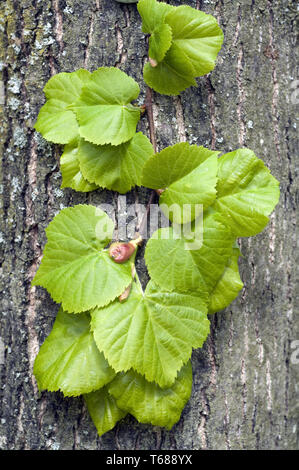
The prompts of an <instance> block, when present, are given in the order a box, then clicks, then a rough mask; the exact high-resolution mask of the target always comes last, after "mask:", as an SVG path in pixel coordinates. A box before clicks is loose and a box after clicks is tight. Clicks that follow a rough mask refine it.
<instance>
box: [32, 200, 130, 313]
mask: <svg viewBox="0 0 299 470" xmlns="http://www.w3.org/2000/svg"><path fill="white" fill-rule="evenodd" d="M113 228H114V227H113V222H112V220H111V219H110V218H109V217H108V216H107V215H106V214H105V213H104V212H103V211H102V210H101V209H99V208H96V207H94V206H88V205H81V204H80V205H77V206H75V207H68V208H66V209H63V210H62V211H61V212H60V213H59V214H58V215H56V217H55V218H54V220H52V222H50V224H49V226H48V228H47V229H46V233H47V238H48V242H47V244H46V246H45V249H44V255H43V258H42V262H41V265H40V267H39V269H38V271H37V273H36V275H35V278H34V280H33V282H32V285H35V286H36V285H39V286H42V287H45V288H46V289H47V290H48V292H49V293H50V294H51V296H52V298H53V299H54V300H55V302H59V303H60V302H61V303H62V307H63V309H64V310H66V311H68V312H74V313H79V312H83V311H86V310H90V309H91V308H94V307H97V306H103V305H106V304H107V303H109V302H110V301H111V300H113V299H115V298H116V297H117V296H119V295H120V294H121V293H122V292H123V291H124V290H125V289H126V287H127V286H128V285H129V284H130V283H131V280H132V276H131V265H130V261H127V262H126V263H123V264H121V265H119V264H116V263H115V262H114V261H113V260H112V259H111V258H110V256H109V254H108V250H106V249H105V246H106V245H107V244H108V242H109V241H110V240H111V239H112V234H113Z"/></svg>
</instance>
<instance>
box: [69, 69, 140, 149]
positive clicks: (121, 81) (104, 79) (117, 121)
mask: <svg viewBox="0 0 299 470" xmlns="http://www.w3.org/2000/svg"><path fill="white" fill-rule="evenodd" d="M138 95H139V86H138V84H137V83H136V82H135V80H133V78H131V77H129V76H128V75H127V74H125V73H124V72H122V71H121V70H119V69H117V68H115V67H100V68H99V69H98V70H96V71H95V72H93V73H92V74H91V76H90V80H89V82H88V86H86V87H83V89H82V93H81V95H80V98H79V99H78V101H76V103H75V105H74V106H73V108H72V109H74V111H75V112H76V115H77V119H78V122H79V125H80V135H81V137H84V139H85V140H87V141H88V142H91V143H93V144H97V145H105V144H112V145H120V144H122V143H123V142H127V141H128V140H130V139H131V138H132V137H133V136H134V134H135V132H136V126H137V123H138V121H139V118H140V109H139V108H138V107H136V106H133V105H132V104H131V101H132V100H135V99H136V98H137V97H138Z"/></svg>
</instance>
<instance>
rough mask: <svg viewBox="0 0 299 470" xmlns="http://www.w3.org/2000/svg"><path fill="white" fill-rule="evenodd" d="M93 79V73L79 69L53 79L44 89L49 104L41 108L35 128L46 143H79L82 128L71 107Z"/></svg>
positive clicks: (63, 73)
mask: <svg viewBox="0 0 299 470" xmlns="http://www.w3.org/2000/svg"><path fill="white" fill-rule="evenodd" d="M90 76H91V74H90V72H88V71H87V70H83V69H80V70H77V71H76V72H72V73H65V72H62V73H58V74H57V75H54V77H52V78H50V80H49V81H48V83H47V84H46V86H45V88H44V92H45V95H46V98H47V100H48V101H47V102H46V104H45V105H44V106H43V107H42V108H41V110H40V112H39V115H38V118H37V121H36V124H35V126H34V127H35V129H36V130H37V131H38V132H40V133H41V134H42V135H43V137H44V138H45V139H47V140H49V141H50V142H54V143H56V144H67V143H68V142H71V141H72V140H74V139H76V137H77V135H78V132H79V128H78V124H77V120H76V115H75V114H74V113H73V111H72V110H71V109H70V106H71V105H72V104H73V103H74V102H75V101H76V100H77V99H78V98H79V96H80V94H81V90H82V87H83V85H84V84H86V83H87V82H88V81H89V78H90Z"/></svg>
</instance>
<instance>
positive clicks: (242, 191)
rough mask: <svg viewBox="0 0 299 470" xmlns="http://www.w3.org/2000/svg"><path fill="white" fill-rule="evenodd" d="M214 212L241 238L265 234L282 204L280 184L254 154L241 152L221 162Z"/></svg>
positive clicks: (224, 158) (219, 162) (247, 151)
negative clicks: (271, 217)
mask: <svg viewBox="0 0 299 470" xmlns="http://www.w3.org/2000/svg"><path fill="white" fill-rule="evenodd" d="M217 176H218V183H217V198H216V201H215V203H214V204H213V208H214V209H215V210H217V211H218V212H219V213H220V214H221V216H222V218H223V220H225V223H226V224H227V225H229V226H230V227H231V229H232V230H233V232H234V233H235V235H236V236H238V237H249V236H251V235H256V234H257V233H259V232H261V231H262V230H263V229H264V228H265V226H266V225H267V223H268V222H269V217H268V215H269V214H270V213H271V212H272V211H273V209H274V207H275V206H276V204H277V203H278V201H279V182H278V181H277V179H275V178H274V176H272V175H271V173H270V171H269V170H268V168H267V167H266V166H265V164H264V162H263V161H262V160H260V159H259V158H257V157H256V156H255V155H254V153H253V152H252V150H249V149H239V150H236V151H235V152H230V153H227V154H226V155H223V156H222V157H220V158H219V161H218V174H217Z"/></svg>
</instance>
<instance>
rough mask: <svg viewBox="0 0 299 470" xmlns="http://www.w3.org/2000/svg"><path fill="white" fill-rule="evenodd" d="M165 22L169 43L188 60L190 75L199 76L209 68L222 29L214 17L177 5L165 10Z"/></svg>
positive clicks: (209, 69) (219, 42)
mask: <svg viewBox="0 0 299 470" xmlns="http://www.w3.org/2000/svg"><path fill="white" fill-rule="evenodd" d="M165 22H166V23H167V24H168V25H169V26H170V27H171V30H172V35H173V45H175V46H177V47H178V48H179V50H180V51H181V52H183V53H184V54H186V56H187V57H188V59H189V61H190V62H191V64H192V66H193V68H194V72H195V74H194V76H195V77H201V76H202V75H206V74H207V73H209V72H211V70H213V69H214V67H215V61H216V58H217V54H218V52H219V51H220V49H221V45H222V43H223V32H222V31H221V28H220V27H219V26H218V23H217V20H216V18H214V17H213V16H212V15H207V14H206V13H204V12H202V11H200V10H196V9H195V8H191V7H190V6H187V5H181V6H179V7H177V8H175V9H173V10H172V11H170V12H169V13H168V14H167V16H166V18H165Z"/></svg>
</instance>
